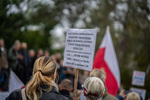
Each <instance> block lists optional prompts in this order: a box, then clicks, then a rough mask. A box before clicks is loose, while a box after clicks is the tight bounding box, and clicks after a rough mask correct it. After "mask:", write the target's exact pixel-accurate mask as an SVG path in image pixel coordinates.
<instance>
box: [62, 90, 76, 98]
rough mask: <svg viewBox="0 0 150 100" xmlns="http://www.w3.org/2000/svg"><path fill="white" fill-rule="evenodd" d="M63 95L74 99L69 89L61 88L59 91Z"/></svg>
mask: <svg viewBox="0 0 150 100" xmlns="http://www.w3.org/2000/svg"><path fill="white" fill-rule="evenodd" d="M59 92H60V93H61V94H62V95H63V96H65V97H67V98H68V99H69V100H73V99H72V97H70V94H69V92H68V91H67V90H60V91H59Z"/></svg>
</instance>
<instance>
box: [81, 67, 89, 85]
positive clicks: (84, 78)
mask: <svg viewBox="0 0 150 100" xmlns="http://www.w3.org/2000/svg"><path fill="white" fill-rule="evenodd" d="M88 77H89V71H85V70H84V71H83V74H79V82H80V84H83V83H84V81H85V80H86V79H87V78H88Z"/></svg>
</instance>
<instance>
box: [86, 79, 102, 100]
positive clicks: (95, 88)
mask: <svg viewBox="0 0 150 100" xmlns="http://www.w3.org/2000/svg"><path fill="white" fill-rule="evenodd" d="M83 87H84V92H85V94H86V97H88V98H89V99H91V100H97V99H99V98H100V97H101V96H102V95H103V92H104V91H105V86H104V84H103V82H102V80H101V79H99V78H97V77H89V78H87V79H86V80H85V82H84V85H83Z"/></svg>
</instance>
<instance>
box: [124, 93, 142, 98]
mask: <svg viewBox="0 0 150 100" xmlns="http://www.w3.org/2000/svg"><path fill="white" fill-rule="evenodd" d="M126 100H141V99H140V96H139V94H137V93H136V92H131V93H129V94H128V95H127V99H126Z"/></svg>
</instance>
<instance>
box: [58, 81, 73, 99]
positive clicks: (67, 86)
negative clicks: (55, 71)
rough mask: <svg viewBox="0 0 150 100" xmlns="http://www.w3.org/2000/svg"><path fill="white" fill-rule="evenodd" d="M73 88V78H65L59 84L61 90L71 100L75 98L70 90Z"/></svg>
mask: <svg viewBox="0 0 150 100" xmlns="http://www.w3.org/2000/svg"><path fill="white" fill-rule="evenodd" d="M72 90H73V84H72V82H71V80H69V79H64V80H62V81H61V83H60V84H59V92H60V93H61V94H62V95H64V96H66V97H67V98H69V100H73V99H72V97H71V96H70V92H72Z"/></svg>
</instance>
